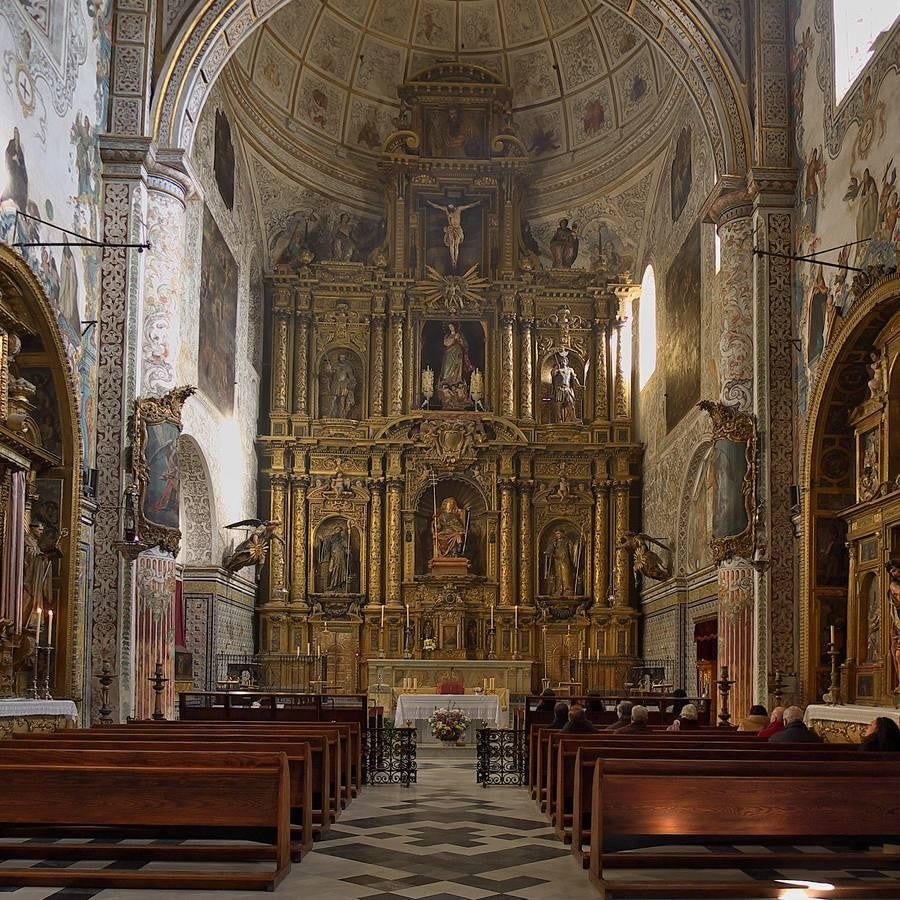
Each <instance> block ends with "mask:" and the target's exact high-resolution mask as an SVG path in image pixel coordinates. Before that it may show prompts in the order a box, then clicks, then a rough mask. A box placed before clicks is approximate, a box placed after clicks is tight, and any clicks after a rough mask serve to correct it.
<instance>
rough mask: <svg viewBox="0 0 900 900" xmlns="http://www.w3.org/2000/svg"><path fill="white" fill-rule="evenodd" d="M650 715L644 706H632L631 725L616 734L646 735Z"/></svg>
mask: <svg viewBox="0 0 900 900" xmlns="http://www.w3.org/2000/svg"><path fill="white" fill-rule="evenodd" d="M649 715H650V712H649V710H648V709H647V707H646V706H641V705H640V704H638V705H637V706H633V707H632V708H631V724H630V725H626V726H625V727H624V728H620V729H619V730H618V731H617V732H616V734H646V733H647V732H648V731H649V730H650V728H649V726H648V725H647V719H648V717H649Z"/></svg>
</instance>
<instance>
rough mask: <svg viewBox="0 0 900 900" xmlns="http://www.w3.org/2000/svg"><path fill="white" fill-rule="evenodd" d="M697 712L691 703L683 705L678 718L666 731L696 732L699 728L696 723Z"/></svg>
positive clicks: (698, 724)
mask: <svg viewBox="0 0 900 900" xmlns="http://www.w3.org/2000/svg"><path fill="white" fill-rule="evenodd" d="M698 715H699V712H698V710H697V707H696V705H695V704H693V703H685V705H684V706H682V707H681V712H680V713H679V714H678V718H677V719H675V721H674V722H673V723H672V724H671V725H670V726H669V727H668V728H667V729H666V731H696V730H697V729H698V728H699V727H700V723H699V722H698V721H697V717H698Z"/></svg>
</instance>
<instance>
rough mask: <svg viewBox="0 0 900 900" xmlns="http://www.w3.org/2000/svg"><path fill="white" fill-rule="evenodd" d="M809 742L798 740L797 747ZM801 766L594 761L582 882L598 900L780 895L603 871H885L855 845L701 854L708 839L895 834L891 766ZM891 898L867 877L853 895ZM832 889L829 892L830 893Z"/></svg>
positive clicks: (898, 792) (899, 780)
mask: <svg viewBox="0 0 900 900" xmlns="http://www.w3.org/2000/svg"><path fill="white" fill-rule="evenodd" d="M804 746H809V745H804ZM823 768H824V767H817V766H811V765H810V764H809V761H808V760H804V761H793V760H758V761H756V762H754V763H753V765H747V763H746V761H741V762H738V763H734V762H729V761H725V760H689V759H688V760H686V759H679V760H654V759H626V760H605V759H598V760H596V761H595V763H594V783H593V789H592V796H591V842H590V847H591V849H590V866H589V871H590V879H591V881H592V883H593V884H594V885H595V886H596V887H598V888H599V889H600V890H601V892H603V894H604V896H605V897H607V898H619V897H638V896H639V897H648V898H652V897H657V898H659V897H665V898H681V897H684V898H688V897H690V898H707V897H727V898H740V897H754V898H755V897H760V896H779V894H778V893H773V891H776V890H780V891H782V892H783V891H784V885H774V884H770V885H765V884H764V883H762V882H756V883H753V882H748V881H746V880H742V881H734V880H727V879H723V880H722V881H718V882H709V881H702V882H700V881H694V882H685V883H681V882H678V881H674V882H673V880H672V879H668V880H666V881H664V882H663V881H659V880H658V881H655V882H628V883H623V882H617V881H615V880H614V879H607V878H606V877H605V874H604V873H605V872H606V870H607V869H612V868H616V867H618V868H628V869H640V868H667V869H693V868H700V867H703V868H710V867H713V866H714V867H717V868H754V867H755V868H766V869H770V868H772V867H777V868H793V869H803V870H812V871H817V870H822V869H827V868H837V869H845V868H854V869H856V868H869V869H877V868H882V867H885V866H887V867H892V868H893V867H896V865H897V864H898V862H900V861H898V859H897V858H896V857H890V856H886V855H882V854H877V855H876V854H873V853H868V852H866V851H860V852H846V853H813V852H798V851H792V850H787V849H782V850H780V851H779V852H777V853H774V854H773V853H771V852H769V851H768V850H766V852H754V851H753V850H752V849H749V848H745V849H744V850H743V851H742V852H739V853H734V852H732V851H729V850H727V849H723V850H722V851H720V852H713V853H710V852H709V851H708V849H707V848H708V847H710V846H715V845H716V844H723V843H724V844H726V845H728V844H733V843H740V844H750V845H753V844H761V843H764V844H766V845H767V846H772V845H776V844H802V843H807V844H821V843H823V842H824V841H828V842H834V841H836V840H845V841H847V842H848V843H851V844H853V843H856V842H858V841H859V840H860V839H864V840H866V839H867V840H868V842H869V843H879V842H882V841H892V842H896V841H898V840H900V800H898V797H900V761H879V764H878V766H877V767H874V768H873V766H872V764H871V762H870V761H869V760H868V759H867V758H866V759H863V758H860V759H858V760H854V761H845V762H829V764H828V767H827V771H823ZM610 839H616V840H622V839H640V840H641V841H642V842H646V841H650V842H655V843H660V844H684V843H699V844H702V845H704V850H703V852H700V853H692V852H681V851H679V852H669V853H666V852H649V851H648V852H644V851H621V850H619V851H617V850H612V849H610V847H609V840H610ZM838 890H839V891H841V893H838V894H836V895H837V896H857V897H866V898H875V897H896V896H897V883H896V881H893V880H892V879H891V880H890V881H889V882H887V880H886V881H885V882H873V881H871V880H867V881H864V882H861V883H860V887H859V889H858V893H852V888H851V889H850V890H844V889H842V888H839V889H838ZM830 896H831V895H830Z"/></svg>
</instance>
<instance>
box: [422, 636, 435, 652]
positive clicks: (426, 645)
mask: <svg viewBox="0 0 900 900" xmlns="http://www.w3.org/2000/svg"><path fill="white" fill-rule="evenodd" d="M422 649H423V650H427V651H428V652H431V651H432V650H437V642H436V641H435V639H434V638H425V640H424V641H422Z"/></svg>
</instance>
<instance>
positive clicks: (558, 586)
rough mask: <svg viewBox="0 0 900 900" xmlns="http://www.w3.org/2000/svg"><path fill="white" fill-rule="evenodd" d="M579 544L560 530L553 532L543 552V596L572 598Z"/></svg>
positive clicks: (576, 573)
mask: <svg viewBox="0 0 900 900" xmlns="http://www.w3.org/2000/svg"><path fill="white" fill-rule="evenodd" d="M580 555H581V543H580V541H577V540H575V541H573V540H572V539H571V538H570V537H568V536H567V535H566V533H565V532H564V531H563V530H562V528H557V529H555V530H554V532H553V535H552V536H551V538H550V542H549V543H548V544H547V546H546V549H545V550H544V594H545V596H547V597H572V596H574V595H575V584H576V581H577V579H578V567H579V563H580Z"/></svg>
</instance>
